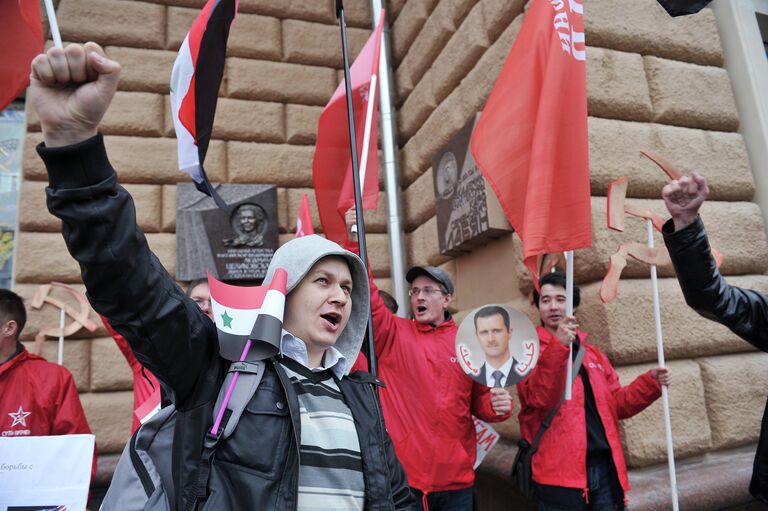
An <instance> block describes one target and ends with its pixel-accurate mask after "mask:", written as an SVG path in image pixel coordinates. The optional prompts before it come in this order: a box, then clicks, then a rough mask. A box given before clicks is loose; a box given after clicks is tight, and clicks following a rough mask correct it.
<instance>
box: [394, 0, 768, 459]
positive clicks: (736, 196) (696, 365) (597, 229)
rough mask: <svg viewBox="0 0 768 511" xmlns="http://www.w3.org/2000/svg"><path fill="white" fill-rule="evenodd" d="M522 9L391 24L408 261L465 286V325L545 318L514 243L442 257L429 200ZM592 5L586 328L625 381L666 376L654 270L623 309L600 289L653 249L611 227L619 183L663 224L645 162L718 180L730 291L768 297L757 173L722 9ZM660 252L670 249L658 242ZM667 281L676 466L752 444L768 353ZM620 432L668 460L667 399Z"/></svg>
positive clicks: (715, 195) (401, 18)
mask: <svg viewBox="0 0 768 511" xmlns="http://www.w3.org/2000/svg"><path fill="white" fill-rule="evenodd" d="M525 4H526V2H523V1H510V0H456V1H452V2H438V1H435V0H408V1H407V2H405V5H404V6H403V8H402V11H401V12H400V13H399V15H398V17H397V18H396V19H395V20H394V23H393V26H392V35H393V41H392V46H393V59H394V63H393V65H394V67H395V69H396V72H395V78H396V81H397V83H396V86H395V89H396V92H397V97H396V99H395V101H396V104H397V105H399V111H398V113H397V116H398V117H397V120H398V128H399V133H398V136H399V146H400V152H401V163H402V165H401V178H402V180H401V182H402V186H403V190H404V192H403V200H404V204H403V210H404V212H405V220H404V225H405V228H406V231H407V239H408V255H409V258H410V263H411V264H436V265H442V266H443V268H445V269H446V270H447V271H449V272H450V273H451V274H452V275H453V276H454V277H455V280H456V283H457V286H456V287H457V294H456V302H455V305H456V309H457V310H458V311H459V312H458V314H457V317H458V318H459V319H460V318H462V317H463V316H464V315H465V313H466V312H467V311H468V310H470V309H472V308H474V307H477V306H479V305H482V304H484V303H489V302H508V303H509V304H510V305H512V306H515V307H518V308H521V309H523V310H525V311H526V312H527V313H528V314H529V315H530V317H531V318H532V319H533V320H534V321H536V320H537V314H536V311H535V309H533V308H532V307H531V306H530V305H529V304H528V301H527V296H528V293H529V292H530V290H531V287H532V283H531V280H530V277H529V275H528V274H527V271H526V270H525V268H524V267H523V265H522V262H521V257H520V243H519V240H518V239H517V237H516V236H515V235H508V236H504V237H502V238H501V239H499V240H496V241H492V242H489V243H488V245H487V246H485V247H482V248H478V249H476V250H474V251H473V252H472V253H471V254H469V255H465V256H462V257H459V258H453V259H452V258H449V257H447V256H444V255H442V254H440V252H439V248H438V238H437V230H436V220H435V203H434V198H433V194H432V193H431V190H432V188H431V187H432V179H433V178H432V171H433V169H432V168H431V158H432V156H433V155H434V153H435V151H436V150H437V149H438V148H439V147H440V146H441V145H443V144H444V143H445V142H446V141H447V140H448V139H449V138H450V137H451V136H453V134H454V133H456V132H457V131H458V130H459V129H460V128H461V127H462V126H463V125H464V124H465V123H466V122H467V121H468V120H469V119H470V117H471V116H472V115H474V113H475V112H476V111H480V110H482V108H483V104H484V102H485V99H486V98H487V96H488V94H489V92H490V90H491V88H492V86H493V84H494V82H495V80H496V77H497V76H498V73H499V71H500V70H501V67H502V65H503V63H504V60H505V58H506V56H507V54H508V52H509V50H510V48H511V46H512V43H513V42H514V41H515V38H516V36H517V33H518V31H519V29H520V26H521V24H522V22H523V20H524V17H525V13H524V10H525V7H526V5H525ZM584 8H585V22H586V36H587V45H588V52H587V54H588V58H587V96H588V98H587V99H588V109H589V148H590V168H591V191H592V216H593V222H592V225H593V231H594V241H593V246H592V248H590V249H585V250H580V251H577V252H576V267H575V272H576V280H577V282H578V283H579V284H580V285H581V287H582V306H581V309H580V311H578V314H577V315H578V316H579V318H580V323H581V324H582V325H583V326H584V328H585V329H586V330H587V331H589V332H591V334H592V339H593V342H595V343H596V344H597V345H598V346H599V347H600V348H601V349H603V350H604V351H605V352H606V353H607V354H608V355H609V357H610V358H611V360H612V361H613V363H614V364H615V365H616V366H617V368H618V372H619V374H620V376H621V379H622V382H623V383H624V384H626V383H629V382H630V381H632V379H633V378H634V377H636V376H637V375H638V374H640V373H641V372H644V371H647V370H648V369H650V368H652V367H654V365H655V363H656V362H655V361H656V340H655V332H654V323H653V309H652V301H651V295H650V292H651V285H650V280H649V270H648V268H647V267H645V266H642V265H640V264H639V263H637V262H635V261H630V262H629V264H628V265H627V267H626V269H625V270H624V274H623V278H622V282H621V285H620V291H619V297H618V299H617V300H616V301H614V302H613V303H609V304H603V303H602V302H601V301H600V299H599V296H598V291H599V286H600V281H601V280H602V278H603V276H604V275H605V273H606V271H607V268H608V259H609V257H610V255H611V254H612V253H614V252H615V251H616V249H617V247H618V246H619V244H620V243H623V242H625V241H640V242H644V241H645V239H646V234H645V225H644V224H643V223H642V222H641V221H639V220H633V219H629V220H627V230H626V232H624V233H617V232H613V231H609V230H608V229H607V228H606V200H605V194H606V191H607V186H608V183H609V182H610V181H612V180H613V179H616V178H619V177H621V176H624V175H628V176H630V178H631V181H630V185H629V191H628V197H629V200H630V201H632V202H637V203H639V204H643V205H646V206H648V207H651V208H652V209H654V210H655V211H657V212H658V213H661V214H664V213H665V212H666V210H665V208H664V205H663V202H662V201H661V200H660V197H661V188H662V187H663V185H664V183H665V180H666V176H665V175H664V174H663V173H662V172H661V171H660V170H658V169H657V168H656V167H655V166H654V165H653V164H652V163H651V162H650V161H648V160H646V159H644V158H642V157H641V156H640V155H639V150H640V149H650V150H653V151H656V152H658V153H660V154H663V155H665V156H666V157H667V158H668V159H669V160H671V161H673V162H675V163H677V164H679V165H680V166H682V167H683V168H684V169H688V170H692V169H696V170H699V171H700V172H701V173H702V174H704V175H705V176H707V177H708V179H709V181H710V185H711V186H710V188H711V191H712V193H711V200H710V201H709V202H708V203H707V204H706V205H705V207H704V208H703V210H702V216H703V218H704V221H705V223H706V225H707V228H708V231H709V233H710V235H711V241H712V244H713V245H714V246H715V247H716V248H718V249H719V250H720V251H721V252H722V253H723V254H724V255H725V263H724V264H723V267H722V271H723V273H724V274H726V275H728V276H730V279H729V280H731V281H732V282H733V283H734V284H737V285H741V286H747V287H753V288H756V289H761V290H766V291H768V282H767V281H766V279H765V276H764V275H763V274H764V273H765V272H766V270H767V269H768V267H766V262H765V261H766V260H767V259H766V256H767V255H768V242H767V241H766V237H765V234H764V230H763V222H762V220H761V215H760V210H759V208H758V206H757V205H756V204H754V203H752V202H751V200H752V197H753V194H754V184H753V179H752V174H751V171H750V166H749V161H748V158H747V153H746V149H745V146H744V141H743V139H742V136H741V135H740V134H739V133H738V131H737V130H738V128H739V118H738V114H737V111H736V106H735V102H734V99H733V92H732V90H731V85H730V80H729V77H728V74H727V72H726V71H725V70H724V69H723V67H722V65H723V55H722V49H721V46H720V39H719V35H718V32H717V27H716V24H715V19H714V15H713V13H712V11H711V10H709V9H704V10H703V11H702V12H701V13H699V14H697V15H694V16H687V17H683V18H670V17H669V16H668V15H667V14H666V13H665V12H664V11H663V9H662V8H661V7H660V6H659V5H658V4H657V2H656V1H655V0H588V1H586V2H585V7H584ZM425 197H426V198H427V200H425ZM655 242H656V244H657V245H658V244H662V243H663V241H662V239H661V237H660V235H658V234H657V235H656V238H655ZM489 268H493V270H490V271H489ZM659 276H660V282H659V287H660V293H661V304H662V322H663V328H664V334H665V335H664V338H665V345H666V357H667V360H668V364H669V366H670V368H671V370H672V371H673V373H674V379H675V383H674V385H673V386H672V388H671V390H670V402H671V406H672V426H673V433H674V437H675V452H676V455H677V457H678V458H679V459H682V458H687V457H691V456H698V455H703V454H706V453H709V452H712V451H717V450H722V449H729V448H733V447H737V446H742V445H747V444H753V443H755V442H756V440H757V435H758V432H759V426H760V414H761V410H762V406H761V404H762V401H764V395H765V388H766V385H765V383H764V382H763V377H762V376H760V375H758V374H757V373H755V372H754V371H756V368H758V367H764V365H763V364H764V363H765V362H764V361H765V359H766V355H764V354H761V353H756V352H755V350H754V349H753V348H752V347H751V346H750V345H748V344H747V343H745V342H744V341H742V340H740V339H738V338H737V337H736V336H735V335H733V334H731V333H730V332H729V331H728V330H727V329H726V328H724V327H722V326H719V325H716V324H715V323H712V322H709V321H706V320H704V319H702V318H701V317H699V316H698V315H696V314H695V313H694V312H693V311H691V310H690V309H689V308H688V307H687V305H686V304H685V303H684V301H683V298H682V294H681V293H680V290H679V286H678V284H677V282H676V280H675V279H674V272H673V270H672V268H671V267H660V268H659ZM478 283H481V284H478ZM736 373H739V374H738V376H737V375H736ZM514 422H516V420H515V419H511V420H510V421H509V423H507V424H504V425H501V426H500V427H499V428H498V429H499V430H500V431H501V433H502V436H503V437H504V438H505V439H507V440H509V441H513V440H515V439H516V438H517V436H518V435H519V430H518V428H517V425H516V424H514ZM622 433H623V439H624V446H625V451H626V455H627V460H628V463H629V465H630V466H631V467H635V468H638V467H645V466H649V465H661V464H663V463H665V462H666V449H665V440H664V429H663V421H662V407H661V403H660V402H658V403H655V404H654V405H653V406H651V407H650V408H649V409H648V410H646V411H644V412H642V413H641V414H639V415H638V416H636V417H634V418H632V419H629V420H627V421H625V422H624V425H623V431H622Z"/></svg>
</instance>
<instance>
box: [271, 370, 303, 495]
mask: <svg viewBox="0 0 768 511" xmlns="http://www.w3.org/2000/svg"><path fill="white" fill-rule="evenodd" d="M272 365H273V366H274V368H275V372H276V373H277V379H278V380H279V381H280V386H282V387H283V392H284V393H285V406H287V407H288V415H289V416H290V418H291V429H293V440H294V441H295V443H296V463H298V467H297V470H301V444H300V443H299V434H298V433H297V432H296V428H295V427H294V426H293V425H294V416H293V410H291V399H290V397H289V394H288V389H287V388H286V384H285V381H284V380H283V378H284V374H283V372H282V371H281V370H280V368H279V367H277V366H278V363H277V362H276V361H275V360H274V359H272ZM299 421H301V418H299ZM300 424H301V422H299V425H300ZM287 468H288V464H287V463H286V464H285V467H284V468H283V475H285V471H286V470H287ZM293 495H294V500H295V505H294V509H298V506H299V477H298V473H297V476H296V488H295V491H294V493H293Z"/></svg>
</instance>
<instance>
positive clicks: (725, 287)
mask: <svg viewBox="0 0 768 511" xmlns="http://www.w3.org/2000/svg"><path fill="white" fill-rule="evenodd" d="M708 194H709V188H708V186H707V182H706V179H704V178H703V177H702V176H699V175H698V174H696V173H693V174H692V175H691V176H685V177H682V178H680V179H679V180H675V181H672V182H670V183H669V184H668V185H667V186H665V187H664V190H663V192H662V195H663V197H664V202H665V204H666V206H667V209H668V210H669V212H670V214H671V215H672V220H671V221H669V222H667V223H666V224H664V227H663V229H662V232H663V234H664V242H665V243H666V245H667V248H668V249H669V255H670V257H671V259H672V264H673V265H674V267H675V272H676V274H677V280H678V281H679V282H680V288H681V289H682V291H683V295H684V296H685V301H686V302H687V303H688V305H690V306H691V307H692V308H693V309H694V310H696V312H698V313H699V314H701V315H702V316H704V317H705V318H707V319H711V320H713V321H717V322H718V323H722V324H723V325H725V326H727V327H728V328H730V329H731V330H732V331H733V332H734V333H735V334H736V335H738V336H740V337H741V338H742V339H744V340H746V341H747V342H749V343H751V344H753V345H755V346H756V347H757V348H759V349H761V350H762V351H768V297H766V295H764V294H762V293H758V292H757V291H753V290H751V289H742V288H739V287H735V286H732V285H730V284H728V283H727V282H726V281H725V279H724V278H723V276H722V275H721V274H720V271H719V270H718V269H717V265H716V264H715V260H714V259H713V257H712V251H711V249H710V246H709V240H708V239H707V233H706V231H705V229H704V223H703V222H702V221H701V217H699V216H698V211H699V208H700V207H701V205H702V203H703V202H704V200H705V199H706V198H707V196H708Z"/></svg>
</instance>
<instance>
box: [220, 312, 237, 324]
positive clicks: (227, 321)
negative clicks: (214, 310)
mask: <svg viewBox="0 0 768 511" xmlns="http://www.w3.org/2000/svg"><path fill="white" fill-rule="evenodd" d="M221 319H222V320H224V328H232V320H233V319H235V318H231V317H229V315H228V314H227V311H226V310H225V311H224V314H222V315H221Z"/></svg>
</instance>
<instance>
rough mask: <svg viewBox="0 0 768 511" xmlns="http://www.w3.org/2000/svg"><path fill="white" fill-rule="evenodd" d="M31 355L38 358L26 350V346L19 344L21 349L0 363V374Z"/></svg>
mask: <svg viewBox="0 0 768 511" xmlns="http://www.w3.org/2000/svg"><path fill="white" fill-rule="evenodd" d="M33 357H36V358H39V357H37V355H33V354H31V353H30V352H28V351H27V348H26V347H25V346H24V345H23V344H21V350H19V351H17V352H16V354H15V355H14V356H12V357H11V358H9V359H8V360H6V361H5V362H3V363H2V364H0V375H3V374H5V373H6V372H8V371H10V370H11V369H13V368H14V367H16V366H17V365H19V364H21V363H22V362H24V361H25V360H27V359H29V358H33Z"/></svg>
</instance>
